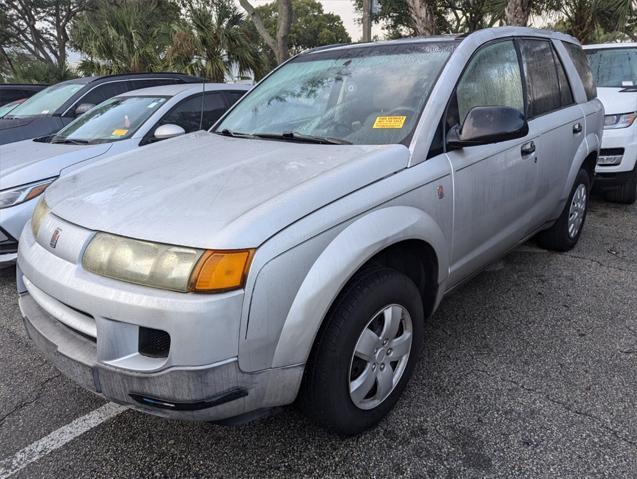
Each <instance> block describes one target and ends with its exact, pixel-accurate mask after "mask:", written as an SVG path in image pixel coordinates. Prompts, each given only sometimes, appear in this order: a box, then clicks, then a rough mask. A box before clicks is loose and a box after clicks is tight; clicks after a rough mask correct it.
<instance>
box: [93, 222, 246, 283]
mask: <svg viewBox="0 0 637 479" xmlns="http://www.w3.org/2000/svg"><path fill="white" fill-rule="evenodd" d="M252 251H253V250H241V251H226V252H224V251H205V250H201V249H195V248H183V247H181V246H171V245H166V244H160V243H151V242H148V241H140V240H135V239H130V238H124V237H121V236H115V235H111V234H107V233H97V234H96V235H95V236H94V237H93V239H92V240H91V242H90V243H89V245H88V247H87V248H86V251H85V252H84V256H83V257H82V265H83V266H84V269H86V270H87V271H90V272H92V273H95V274H99V275H101V276H107V277H109V278H113V279H118V280H121V281H126V282H129V283H136V284H141V285H144V286H150V287H154V288H161V289H169V290H172V291H181V292H188V291H193V292H208V293H213V292H214V293H218V292H222V291H230V290H233V289H239V288H241V287H243V285H244V281H245V277H246V274H247V271H248V267H249V262H250V259H251V258H252Z"/></svg>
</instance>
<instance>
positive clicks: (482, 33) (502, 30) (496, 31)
mask: <svg viewBox="0 0 637 479" xmlns="http://www.w3.org/2000/svg"><path fill="white" fill-rule="evenodd" d="M509 36H519V37H524V36H527V37H528V36H531V37H544V38H554V39H556V40H563V41H567V42H569V43H578V44H579V42H578V41H577V39H576V38H575V37H572V36H570V35H567V34H565V33H560V32H554V31H551V30H542V29H539V28H528V27H509V26H505V27H494V28H483V29H481V30H476V31H475V32H472V33H470V34H462V35H434V36H428V37H407V38H400V39H398V40H383V41H377V42H366V43H349V44H337V45H327V46H324V47H320V48H315V49H312V50H308V51H307V52H304V53H302V55H305V54H312V53H316V52H318V51H321V52H324V51H329V50H335V51H336V50H344V49H349V48H373V47H377V46H382V45H401V44H414V43H428V42H454V41H455V42H458V41H464V40H466V39H471V38H476V39H478V38H481V37H483V38H485V39H493V38H501V37H509ZM485 41H486V40H485Z"/></svg>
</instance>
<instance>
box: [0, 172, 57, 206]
mask: <svg viewBox="0 0 637 479" xmlns="http://www.w3.org/2000/svg"><path fill="white" fill-rule="evenodd" d="M55 180H56V178H49V179H48V180H44V181H38V182H36V183H30V184H28V185H22V186H17V187H15V188H9V189H8V190H2V191H0V209H2V208H8V207H9V206H15V205H19V204H20V203H24V202H25V201H29V200H31V199H33V198H35V197H36V196H38V195H40V194H42V192H43V191H44V190H46V188H47V186H49V185H50V184H51V183H53V182H54V181H55Z"/></svg>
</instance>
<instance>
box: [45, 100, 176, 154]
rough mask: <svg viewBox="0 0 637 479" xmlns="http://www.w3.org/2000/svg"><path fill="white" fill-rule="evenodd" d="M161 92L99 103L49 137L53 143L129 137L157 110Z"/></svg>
mask: <svg viewBox="0 0 637 479" xmlns="http://www.w3.org/2000/svg"><path fill="white" fill-rule="evenodd" d="M166 101H167V98H166V97H163V96H124V97H115V98H111V99H109V100H106V101H105V102H102V103H100V104H99V105H97V106H96V107H95V108H92V109H91V110H89V111H88V112H86V113H85V114H84V115H82V116H80V117H79V118H78V119H77V120H75V121H73V122H72V123H69V124H68V125H67V126H66V127H65V128H63V129H62V130H60V131H59V132H58V134H57V135H55V136H54V137H53V140H52V141H53V143H58V142H78V143H103V142H111V141H117V140H125V139H126V138H130V137H131V136H133V134H134V133H135V132H136V131H137V130H138V129H139V127H141V126H142V124H143V123H144V122H145V121H146V120H147V119H148V118H149V117H150V116H151V115H152V114H153V113H155V112H156V111H157V109H158V108H159V107H161V106H162V105H163V104H164V103H166Z"/></svg>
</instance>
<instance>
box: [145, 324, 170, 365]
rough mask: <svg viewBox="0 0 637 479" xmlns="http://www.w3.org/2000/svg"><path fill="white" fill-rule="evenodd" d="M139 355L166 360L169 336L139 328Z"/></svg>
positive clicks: (154, 330) (164, 332)
mask: <svg viewBox="0 0 637 479" xmlns="http://www.w3.org/2000/svg"><path fill="white" fill-rule="evenodd" d="M138 349H139V354H141V355H143V356H149V357H151V358H167V357H168V351H170V335H169V334H168V333H167V332H166V331H162V330H160V329H152V328H144V327H140V328H139V341H138Z"/></svg>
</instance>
